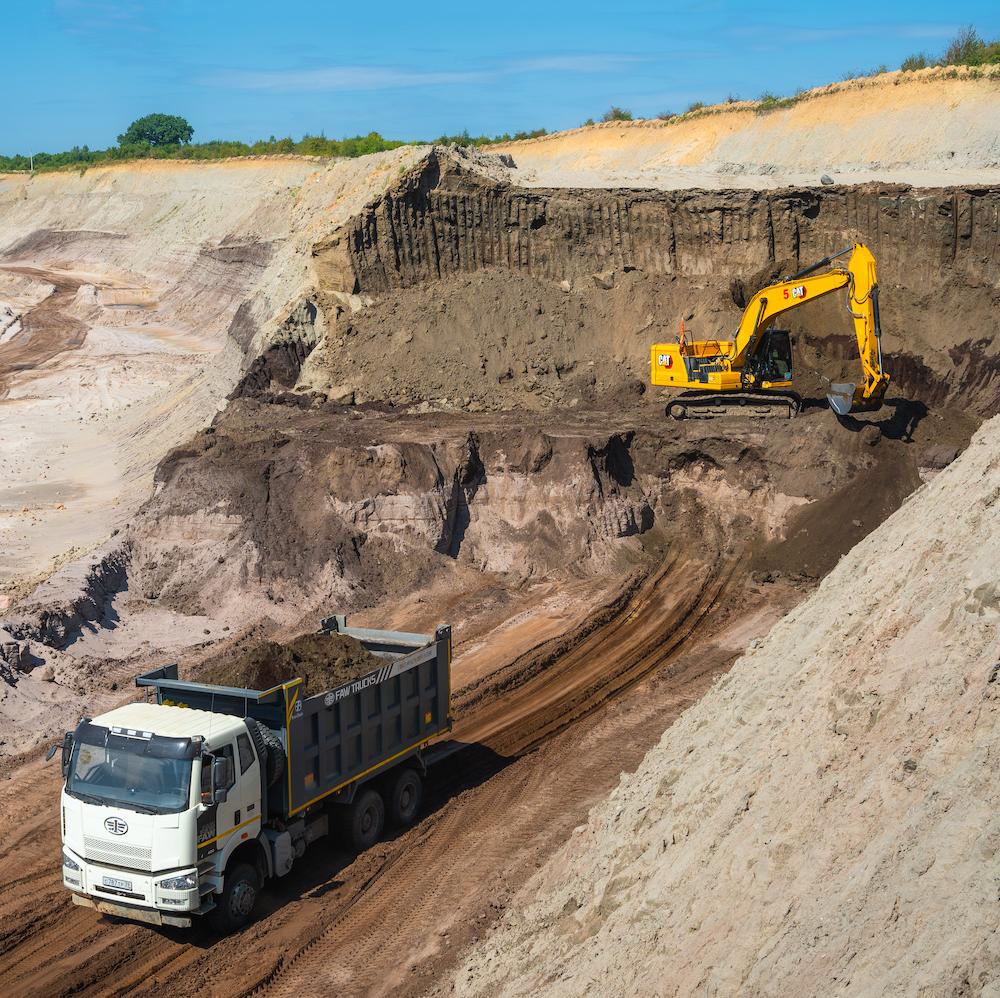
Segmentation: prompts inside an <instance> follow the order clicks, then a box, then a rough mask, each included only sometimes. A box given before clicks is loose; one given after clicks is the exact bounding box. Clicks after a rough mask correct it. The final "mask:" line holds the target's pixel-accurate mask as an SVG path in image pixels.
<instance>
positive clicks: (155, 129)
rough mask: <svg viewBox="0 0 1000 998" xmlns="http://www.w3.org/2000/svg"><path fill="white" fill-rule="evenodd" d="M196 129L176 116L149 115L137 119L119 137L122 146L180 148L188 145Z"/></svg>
mask: <svg viewBox="0 0 1000 998" xmlns="http://www.w3.org/2000/svg"><path fill="white" fill-rule="evenodd" d="M193 135H194V129H193V128H192V127H191V126H190V125H189V124H188V123H187V121H186V120H185V119H184V118H182V117H180V116H179V115H176V114H147V115H146V116H145V117H144V118H137V119H136V120H135V121H133V122H132V124H131V125H129V126H128V128H127V129H126V130H125V131H124V132H123V133H122V134H121V135H119V136H118V144H119V145H122V146H143V145H145V146H179V145H187V144H188V143H189V142H190V141H191V138H192V136H193Z"/></svg>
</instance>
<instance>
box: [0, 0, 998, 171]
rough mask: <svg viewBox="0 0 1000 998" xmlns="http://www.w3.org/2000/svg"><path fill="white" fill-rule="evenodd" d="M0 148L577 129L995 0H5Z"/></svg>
mask: <svg viewBox="0 0 1000 998" xmlns="http://www.w3.org/2000/svg"><path fill="white" fill-rule="evenodd" d="M3 8H4V19H3V23H4V31H3V41H4V44H3V48H4V57H3V58H4V68H5V74H4V75H5V77H6V80H7V94H8V99H7V100H6V101H5V102H4V106H3V108H2V110H0V152H2V153H15V152H25V153H27V152H38V151H40V150H49V151H55V150H59V149H66V148H69V147H71V146H73V145H84V144H87V145H89V146H91V147H92V148H96V147H103V146H106V145H109V144H112V143H114V141H115V138H116V136H117V135H118V134H119V132H121V131H124V129H125V127H126V126H127V125H128V124H129V122H130V121H132V120H133V119H134V118H137V117H139V116H141V115H143V114H148V113H150V112H153V111H162V112H165V113H168V114H180V115H183V116H184V117H186V118H187V119H188V120H189V121H190V122H191V124H192V125H193V126H194V129H195V140H196V141H198V140H202V141H204V140H207V139H213V138H237V139H244V140H252V139H255V138H259V137H265V138H266V137H267V136H269V135H272V134H273V135H276V136H278V137H281V136H283V135H292V136H293V137H295V138H298V137H300V136H301V135H302V134H303V133H305V132H311V133H313V134H316V133H319V132H321V131H322V132H324V133H325V134H326V135H327V136H329V137H338V138H339V137H341V136H344V135H353V134H357V133H366V132H369V131H373V130H374V131H379V132H381V133H382V134H383V135H386V136H389V137H393V138H401V139H419V138H433V137H435V136H437V135H440V134H442V133H445V132H448V133H452V132H459V131H461V130H462V129H464V128H468V129H469V130H470V131H471V132H473V133H475V134H479V133H483V132H485V133H489V134H493V133H497V132H504V131H516V130H521V129H531V128H537V127H542V126H544V127H546V128H549V129H556V128H568V127H573V126H575V125H578V124H580V123H581V122H582V121H583V120H584V119H585V118H588V117H591V116H593V117H599V116H600V115H601V113H602V112H603V111H604V110H606V109H607V108H608V107H609V106H610V105H611V104H618V105H621V106H623V107H626V108H629V109H631V110H632V111H633V113H635V114H636V115H637V116H652V115H655V114H657V113H658V112H661V111H665V110H671V111H682V110H684V108H685V107H687V105H688V104H690V103H691V102H692V101H695V100H704V101H706V102H708V103H712V102H714V101H719V100H724V99H725V98H726V96H727V95H729V94H735V95H738V96H741V97H756V96H758V95H759V94H760V93H761V92H763V91H765V90H770V91H773V92H776V93H783V94H787V93H793V92H794V91H796V90H798V89H800V88H804V87H810V86H814V85H817V84H821V83H826V82H829V81H830V80H836V79H839V78H840V77H841V76H843V75H844V74H845V73H847V72H848V71H851V70H866V69H869V68H871V67H872V66H876V65H878V64H880V63H886V64H888V65H889V66H890V67H891V68H893V67H895V66H898V64H899V62H900V61H901V60H902V59H903V58H904V57H905V56H906V55H909V54H910V53H912V52H915V51H920V50H927V51H929V52H932V53H937V52H940V51H941V50H942V49H943V48H944V47H945V45H946V44H947V42H948V40H949V39H950V38H951V37H952V36H953V35H954V34H955V32H956V31H957V30H958V29H959V28H960V27H961V26H963V25H965V24H970V23H971V24H974V25H975V26H976V27H977V28H978V29H979V31H980V32H981V33H982V34H983V35H985V36H987V37H991V38H992V37H997V36H1000V4H997V3H996V0H991V2H975V3H961V2H958V3H951V4H941V3H933V4H932V3H925V2H913V0H911V2H902V0H887V2H878V3H869V4H867V5H857V4H843V3H838V2H827V3H819V4H803V3H801V2H799V3H792V2H787V0H773V2H769V3H764V4H758V5H754V4H751V3H738V2H732V0H725V2H708V3H687V4H681V3H649V2H647V3H617V4H616V3H614V2H604V3H593V2H590V0H575V2H558V3H544V2H535V3H525V2H522V0H507V2H496V0H492V2H483V0H473V2H470V3H467V4H465V5H463V4H459V3H454V2H451V0H437V2H433V3H413V2H407V3H395V2H387V0H381V2H378V3H357V4H345V3H338V2H328V3H319V2H314V3H306V2H302V0H267V2H258V0H241V2H234V0H162V2H154V0H146V2H130V0H129V2H127V0H20V2H15V0H4V3H3Z"/></svg>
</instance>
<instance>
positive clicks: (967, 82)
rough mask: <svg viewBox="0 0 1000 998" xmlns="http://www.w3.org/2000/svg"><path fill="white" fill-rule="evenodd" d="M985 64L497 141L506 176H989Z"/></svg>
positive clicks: (530, 179)
mask: <svg viewBox="0 0 1000 998" xmlns="http://www.w3.org/2000/svg"><path fill="white" fill-rule="evenodd" d="M998 80H1000V74H998V73H997V70H996V67H974V68H972V67H967V68H961V67H954V66H949V67H934V68H930V69H926V70H921V71H918V72H906V73H904V72H889V73H880V74H877V75H875V76H867V77H863V78H861V79H854V80H845V81H843V82H840V83H833V84H829V85H827V86H823V87H817V88H815V89H813V90H808V91H805V92H803V93H800V94H797V95H796V96H795V98H794V99H793V100H791V101H789V102H787V103H788V104H790V106H785V107H781V108H775V109H772V110H770V111H767V112H766V113H761V109H760V108H759V107H755V106H754V103H753V102H750V101H740V100H735V99H733V98H732V97H731V98H730V99H729V100H728V101H727V102H726V103H725V104H719V105H716V106H714V107H708V108H704V109H703V110H701V111H700V112H695V113H693V114H692V113H688V114H684V115H677V116H672V117H670V118H669V119H668V120H658V119H653V120H645V121H643V120H639V121H625V122H622V121H613V122H608V123H602V124H598V125H592V126H589V127H586V126H585V127H582V128H576V129H572V130H570V131H566V132H556V133H553V134H550V135H546V136H544V137H542V138H538V139H529V140H526V141H521V142H510V143H505V144H503V145H501V146H498V147H494V151H495V152H502V153H507V154H508V155H510V156H511V157H512V158H513V160H514V162H515V163H516V164H517V171H516V177H517V181H518V183H521V184H524V185H526V186H546V187H625V186H629V187H647V188H649V187H656V188H662V189H678V188H681V189H683V188H692V187H710V188H719V187H723V188H727V187H728V188H731V187H744V188H755V189H768V188H780V187H787V186H791V185H801V184H808V185H811V186H818V185H819V184H820V182H821V181H820V178H821V177H822V176H824V175H827V174H829V175H830V176H832V177H833V178H834V179H836V180H837V181H838V182H842V183H861V182H863V181H871V180H877V181H881V182H885V181H898V182H903V183H912V184H923V185H925V186H931V185H941V184H954V183H994V184H995V183H997V182H998V180H1000V140H998V139H997V134H996V130H995V129H994V128H992V126H991V124H990V122H992V121H993V120H994V119H995V118H996V115H997V111H998V109H1000V93H998V89H1000V88H998V86H997V82H998Z"/></svg>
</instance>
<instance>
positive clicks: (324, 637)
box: [197, 634, 385, 693]
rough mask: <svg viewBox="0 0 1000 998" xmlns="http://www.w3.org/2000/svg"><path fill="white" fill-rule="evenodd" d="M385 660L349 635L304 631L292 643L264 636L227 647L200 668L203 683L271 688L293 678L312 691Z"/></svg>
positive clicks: (372, 669) (365, 671) (360, 673)
mask: <svg viewBox="0 0 1000 998" xmlns="http://www.w3.org/2000/svg"><path fill="white" fill-rule="evenodd" d="M384 664H385V663H384V662H383V661H382V660H381V659H379V658H376V656H374V655H373V654H372V653H371V652H370V651H368V650H367V649H365V647H364V646H363V645H362V644H361V642H360V641H357V640H355V639H354V638H351V637H348V636H347V635H346V634H302V635H300V636H299V637H297V638H293V639H292V640H291V641H289V642H288V643H287V644H279V643H278V642H277V641H260V642H257V643H256V644H253V645H251V646H250V647H249V648H242V649H239V648H238V649H236V650H235V651H227V652H224V653H223V654H221V655H219V657H218V658H213V659H209V660H208V661H207V662H206V663H204V664H203V665H202V666H201V668H199V670H198V676H197V679H198V682H202V683H217V684H218V685H220V686H238V687H241V688H242V689H248V690H269V689H271V687H273V686H278V685H280V684H281V683H287V682H288V681H289V680H290V679H304V680H305V688H306V689H307V690H308V691H309V692H310V693H320V692H322V691H323V690H329V689H333V688H334V687H336V686H342V685H343V684H344V683H349V682H350V681H351V680H352V679H359V678H360V677H361V676H367V675H368V673H370V672H375V671H376V670H377V669H380V668H382V666H383V665H384Z"/></svg>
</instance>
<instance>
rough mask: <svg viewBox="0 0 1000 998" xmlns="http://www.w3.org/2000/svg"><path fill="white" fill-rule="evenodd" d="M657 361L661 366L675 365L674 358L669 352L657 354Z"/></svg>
mask: <svg viewBox="0 0 1000 998" xmlns="http://www.w3.org/2000/svg"><path fill="white" fill-rule="evenodd" d="M656 363H657V364H659V365H660V367H673V366H674V358H673V356H672V355H671V354H669V353H661V354H659V355H657V358H656Z"/></svg>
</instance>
